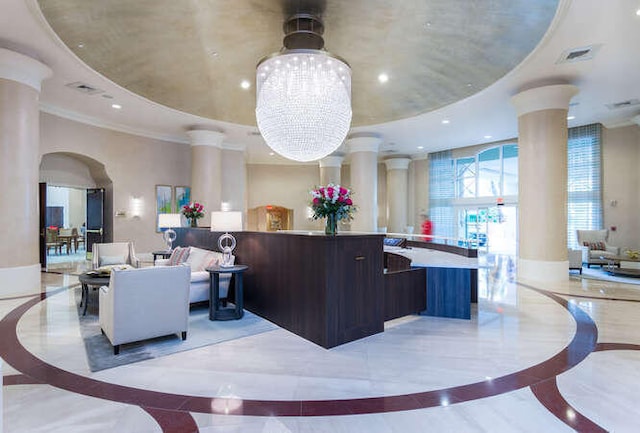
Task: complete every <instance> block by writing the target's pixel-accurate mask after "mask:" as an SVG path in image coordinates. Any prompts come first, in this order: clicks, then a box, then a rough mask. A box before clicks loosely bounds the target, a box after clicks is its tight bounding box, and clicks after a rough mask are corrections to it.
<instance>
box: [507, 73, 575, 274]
mask: <svg viewBox="0 0 640 433" xmlns="http://www.w3.org/2000/svg"><path fill="white" fill-rule="evenodd" d="M576 93H578V88H577V87H576V86H573V85H568V84H561V85H551V86H545V87H538V88H534V89H530V90H525V91H523V92H521V93H519V94H517V95H515V96H514V97H513V98H512V103H513V105H514V106H515V107H516V110H517V112H518V136H519V137H518V207H519V228H518V230H519V251H518V279H519V280H539V281H560V280H567V279H568V278H569V262H568V259H567V138H568V131H567V112H568V110H569V101H570V100H571V98H572V97H573V96H574V95H575V94H576Z"/></svg>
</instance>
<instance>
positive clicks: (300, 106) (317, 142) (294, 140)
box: [256, 14, 352, 161]
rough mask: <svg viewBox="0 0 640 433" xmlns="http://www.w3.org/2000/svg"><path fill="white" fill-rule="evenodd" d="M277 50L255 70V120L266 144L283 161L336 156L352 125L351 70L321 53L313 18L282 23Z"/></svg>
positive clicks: (317, 23)
mask: <svg viewBox="0 0 640 433" xmlns="http://www.w3.org/2000/svg"><path fill="white" fill-rule="evenodd" d="M284 29H285V33H286V36H285V38H284V48H283V50H282V51H281V52H279V53H276V54H273V55H271V56H269V57H267V58H265V59H263V60H262V61H261V62H260V63H259V64H258V67H257V72H256V74H257V76H256V84H257V85H256V92H257V95H256V99H257V100H256V120H257V122H258V129H259V130H260V132H261V133H262V136H263V138H264V140H265V141H266V143H267V145H268V146H269V147H270V148H272V149H273V150H274V151H275V152H277V153H278V154H280V155H282V156H284V157H285V158H288V159H292V160H295V161H314V160H317V159H321V158H323V157H325V156H327V155H329V154H330V153H332V152H334V151H335V150H336V149H337V148H338V147H339V146H340V145H341V144H342V142H343V141H344V139H345V137H346V136H347V133H348V132H349V128H350V126H351V114H352V113H351V68H350V67H349V65H348V64H347V63H346V62H344V61H343V60H341V59H339V58H338V57H336V56H333V55H331V54H330V53H328V52H327V51H325V50H324V49H323V46H324V41H323V40H322V36H321V34H322V32H323V26H322V23H321V22H320V20H319V19H318V18H317V17H314V16H311V15H307V14H298V15H295V16H293V17H292V18H290V19H289V20H288V21H287V22H286V23H285V25H284Z"/></svg>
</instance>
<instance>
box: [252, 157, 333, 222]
mask: <svg viewBox="0 0 640 433" xmlns="http://www.w3.org/2000/svg"><path fill="white" fill-rule="evenodd" d="M319 182H320V169H319V167H318V165H317V164H313V165H265V164H251V165H248V166H247V195H248V200H247V202H248V208H249V209H253V208H255V207H258V206H264V205H268V204H271V205H276V206H284V207H286V208H289V209H293V228H294V229H295V230H321V229H322V228H323V227H324V225H323V223H322V221H310V220H309V218H308V216H307V207H308V206H309V202H310V201H311V195H310V194H309V191H311V189H312V188H313V187H314V186H317V185H318V184H319Z"/></svg>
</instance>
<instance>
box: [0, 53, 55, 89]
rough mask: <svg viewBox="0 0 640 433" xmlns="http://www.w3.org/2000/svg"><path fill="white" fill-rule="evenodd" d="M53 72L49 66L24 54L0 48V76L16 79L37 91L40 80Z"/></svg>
mask: <svg viewBox="0 0 640 433" xmlns="http://www.w3.org/2000/svg"><path fill="white" fill-rule="evenodd" d="M52 74H53V71H52V70H51V68H50V67H48V66H47V65H45V64H44V63H41V62H39V61H37V60H35V59H32V58H31V57H28V56H25V55H24V54H20V53H16V52H15V51H11V50H7V49H6V48H0V78H4V79H5V80H11V81H16V82H18V83H21V84H24V85H26V86H29V87H32V88H34V89H35V90H37V91H38V92H40V88H41V85H42V80H45V79H47V78H49V77H50V76H51V75H52Z"/></svg>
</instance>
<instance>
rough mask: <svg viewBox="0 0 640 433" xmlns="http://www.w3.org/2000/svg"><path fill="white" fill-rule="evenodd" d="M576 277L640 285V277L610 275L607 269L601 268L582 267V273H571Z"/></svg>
mask: <svg viewBox="0 0 640 433" xmlns="http://www.w3.org/2000/svg"><path fill="white" fill-rule="evenodd" d="M571 275H572V276H575V277H581V278H586V279H590V280H600V281H611V282H615V283H624V284H636V285H640V278H632V277H618V276H615V275H610V274H609V273H608V272H607V271H606V270H604V269H601V268H585V267H583V268H582V275H578V274H574V273H572V274H571Z"/></svg>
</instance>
